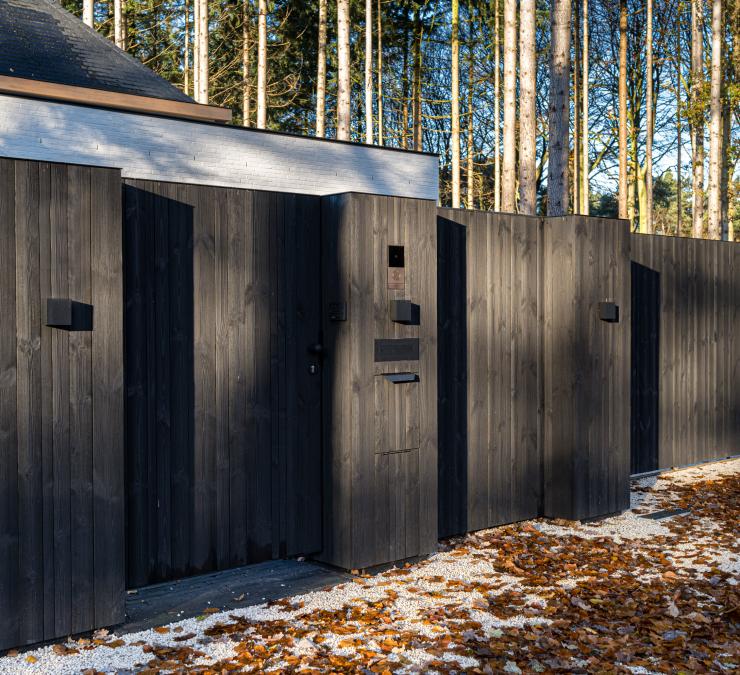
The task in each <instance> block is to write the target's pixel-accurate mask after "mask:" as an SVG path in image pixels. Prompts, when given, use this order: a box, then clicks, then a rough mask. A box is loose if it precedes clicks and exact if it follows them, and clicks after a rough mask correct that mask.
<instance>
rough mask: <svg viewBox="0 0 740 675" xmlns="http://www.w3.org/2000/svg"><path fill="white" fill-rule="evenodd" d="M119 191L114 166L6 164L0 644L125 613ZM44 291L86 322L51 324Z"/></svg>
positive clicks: (0, 189)
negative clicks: (80, 311)
mask: <svg viewBox="0 0 740 675" xmlns="http://www.w3.org/2000/svg"><path fill="white" fill-rule="evenodd" d="M120 195H121V177H120V172H119V171H116V170H111V169H99V168H89V167H83V166H70V165H62V164H47V163H39V162H26V161H19V160H11V159H0V307H2V312H3V317H2V322H0V542H1V547H0V548H1V549H2V555H1V559H0V649H1V648H4V647H11V646H17V645H21V644H29V643H33V642H38V641H40V640H47V639H51V638H57V637H61V636H65V635H69V634H72V633H79V632H81V631H86V630H90V629H92V628H95V627H99V626H106V625H111V624H115V623H118V622H120V621H122V620H123V612H124V606H123V603H124V589H125V586H124V497H123V489H124V487H123V342H122V338H123V326H122V317H123V312H122V305H121V298H122V287H121V286H122V282H121V197H120ZM48 298H58V299H71V300H75V301H77V302H79V303H84V304H86V305H92V308H93V315H92V330H87V328H90V325H89V323H88V324H87V325H85V326H84V327H85V328H86V330H62V329H59V328H50V327H48V326H47V325H46V303H47V299H48ZM75 327H76V328H77V327H80V328H82V327H83V326H81V325H78V326H75Z"/></svg>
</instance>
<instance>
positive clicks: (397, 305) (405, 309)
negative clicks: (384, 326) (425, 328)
mask: <svg viewBox="0 0 740 675" xmlns="http://www.w3.org/2000/svg"><path fill="white" fill-rule="evenodd" d="M391 321H394V322H396V323H402V324H405V325H407V326H418V325H419V324H420V323H421V307H420V306H419V305H417V304H416V303H414V302H411V300H392V301H391Z"/></svg>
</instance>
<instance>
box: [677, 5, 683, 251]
mask: <svg viewBox="0 0 740 675" xmlns="http://www.w3.org/2000/svg"><path fill="white" fill-rule="evenodd" d="M681 124H682V123H681V3H679V4H678V10H677V11H676V146H677V148H676V184H677V185H678V189H677V191H676V205H677V213H676V236H677V237H680V236H681V227H682V225H683V223H682V220H683V177H682V175H681V174H682V166H681V164H682V161H683V160H682V157H681V155H682V152H683V139H682V137H681V136H682V134H681V131H682V127H681Z"/></svg>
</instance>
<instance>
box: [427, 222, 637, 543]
mask: <svg viewBox="0 0 740 675" xmlns="http://www.w3.org/2000/svg"><path fill="white" fill-rule="evenodd" d="M437 222H438V237H439V242H440V245H439V258H438V264H439V267H438V289H439V303H440V304H439V316H440V323H439V343H440V359H439V402H438V411H439V412H438V416H439V438H440V447H439V505H440V506H439V513H440V517H439V531H440V535H441V536H448V535H452V534H459V533H462V532H466V531H471V530H478V529H483V528H486V527H492V526H495V525H499V524H502V523H510V522H514V521H517V520H524V519H527V518H533V517H536V516H538V515H548V516H553V517H563V518H591V517H596V516H599V515H604V514H606V513H611V512H614V511H617V510H620V509H621V508H624V507H625V506H626V504H627V499H628V484H627V478H628V467H627V466H626V465H625V461H627V458H628V456H629V436H628V430H629V400H628V393H627V392H628V391H629V374H628V373H627V375H625V374H624V368H625V367H627V366H624V364H628V363H629V360H628V359H629V344H628V342H627V340H628V339H629V324H628V323H625V317H627V321H628V317H629V307H630V298H629V277H628V271H629V266H628V258H627V246H628V241H627V234H628V233H627V230H626V226H625V225H624V224H623V223H619V222H614V221H603V220H599V219H589V220H585V219H583V218H573V217H569V218H565V219H549V218H546V219H541V218H536V217H527V216H514V215H509V214H496V213H486V212H478V211H464V210H455V209H438V221H437ZM625 284H626V285H625ZM607 299H613V300H615V301H616V302H617V304H619V305H620V311H621V315H622V321H621V323H619V324H606V323H604V322H601V321H599V319H598V315H597V311H598V303H599V302H600V301H602V300H607ZM622 397H624V399H623V398H622ZM625 401H626V402H625ZM620 425H621V426H620Z"/></svg>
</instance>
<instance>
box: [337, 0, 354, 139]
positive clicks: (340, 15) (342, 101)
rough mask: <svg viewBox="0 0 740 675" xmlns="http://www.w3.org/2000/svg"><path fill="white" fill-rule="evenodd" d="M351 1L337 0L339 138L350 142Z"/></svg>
mask: <svg viewBox="0 0 740 675" xmlns="http://www.w3.org/2000/svg"><path fill="white" fill-rule="evenodd" d="M349 30H350V26H349V0H337V70H338V72H337V138H338V139H339V140H340V141H348V140H349V133H350V125H351V123H352V121H351V115H352V110H351V102H350V72H349V69H350V60H349Z"/></svg>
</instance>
